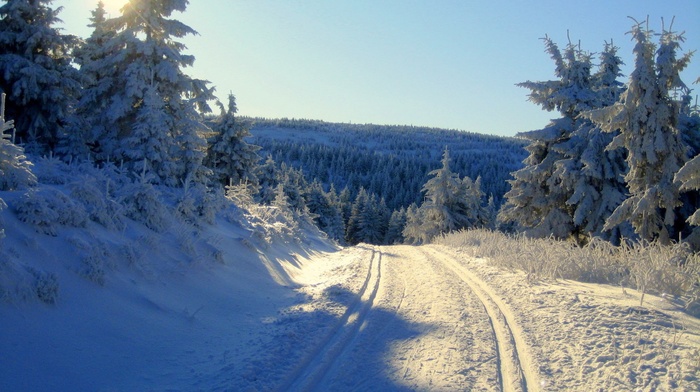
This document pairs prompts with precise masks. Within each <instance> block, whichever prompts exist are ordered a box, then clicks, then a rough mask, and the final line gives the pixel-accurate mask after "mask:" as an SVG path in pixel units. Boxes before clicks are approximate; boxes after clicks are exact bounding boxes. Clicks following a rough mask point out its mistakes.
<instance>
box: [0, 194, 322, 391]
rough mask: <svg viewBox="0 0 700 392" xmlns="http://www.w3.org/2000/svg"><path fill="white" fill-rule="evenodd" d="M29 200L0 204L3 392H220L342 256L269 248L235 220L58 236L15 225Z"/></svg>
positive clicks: (308, 235) (287, 243)
mask: <svg viewBox="0 0 700 392" xmlns="http://www.w3.org/2000/svg"><path fill="white" fill-rule="evenodd" d="M19 195H20V193H17V194H13V193H11V192H3V193H2V195H1V197H3V198H4V199H5V201H6V202H7V204H8V205H9V206H10V207H9V208H8V209H6V210H5V211H3V212H2V214H0V215H1V218H2V221H3V225H4V228H5V233H6V238H4V239H3V240H2V241H1V242H2V245H1V247H0V297H2V301H0V320H2V323H0V390H2V391H46V390H54V391H59V390H64V391H68V390H74V391H78V390H86V391H87V390H124V391H126V390H193V389H203V390H208V389H211V388H212V387H213V386H214V384H215V382H216V381H217V380H219V378H220V377H221V376H222V375H225V374H226V373H228V372H227V371H226V369H227V368H229V369H234V368H235V369H237V370H238V369H241V368H243V367H245V366H248V365H249V364H247V363H245V362H243V361H244V360H245V359H246V358H250V357H255V356H256V355H255V353H254V352H255V351H256V350H258V349H259V347H260V345H261V344H262V343H264V342H267V341H269V340H270V339H271V338H272V337H271V336H270V335H268V334H266V331H265V329H264V325H265V323H266V322H267V321H265V320H272V319H274V318H275V317H276V315H277V312H278V311H279V310H280V309H283V308H285V307H288V306H291V305H292V304H293V303H295V301H296V300H297V299H296V297H297V295H298V294H297V293H296V292H295V291H294V290H293V288H292V287H293V286H294V285H296V283H294V276H295V274H296V273H297V272H298V271H299V270H300V268H301V267H303V265H302V262H303V261H304V260H305V257H308V256H309V255H310V254H311V253H313V252H319V251H324V250H325V251H328V250H332V249H334V248H333V245H332V244H330V243H329V242H328V241H327V240H326V239H324V238H322V237H321V236H320V235H319V232H318V231H315V230H312V229H309V230H308V231H306V232H305V233H304V235H303V236H301V238H290V237H285V236H283V235H280V236H278V237H273V238H263V236H261V235H260V233H259V232H256V231H255V230H252V229H251V228H250V227H248V228H244V227H242V226H241V225H240V224H238V223H235V221H233V220H231V219H226V218H225V214H223V215H224V217H220V218H219V219H218V220H217V221H216V224H215V225H204V226H202V227H195V226H192V225H187V224H183V223H175V224H173V225H172V226H171V227H170V228H169V229H168V230H166V231H164V232H162V233H157V232H154V231H152V230H150V229H148V228H146V227H145V226H143V225H142V224H140V223H137V222H134V221H131V220H128V221H127V222H126V226H125V227H124V229H123V230H121V231H113V230H107V229H106V228H104V227H103V226H101V225H98V224H96V223H94V222H88V224H87V227H85V228H67V227H61V228H60V230H57V233H56V235H55V236H52V235H47V234H43V233H38V232H37V231H36V230H35V228H34V227H32V226H29V225H27V224H25V223H23V222H20V221H19V220H18V219H17V217H16V215H15V214H14V213H13V205H14V204H15V202H16V198H18V197H19ZM42 301H43V302H42Z"/></svg>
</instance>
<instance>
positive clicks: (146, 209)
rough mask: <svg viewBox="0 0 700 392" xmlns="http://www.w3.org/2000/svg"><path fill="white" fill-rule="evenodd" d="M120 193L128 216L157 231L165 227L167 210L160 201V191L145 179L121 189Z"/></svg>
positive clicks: (166, 225) (167, 221)
mask: <svg viewBox="0 0 700 392" xmlns="http://www.w3.org/2000/svg"><path fill="white" fill-rule="evenodd" d="M121 195H122V199H121V201H122V204H123V205H124V208H125V209H126V215H127V216H128V217H129V218H131V219H133V220H135V221H138V222H141V223H143V224H144V225H146V226H147V227H148V228H150V229H151V230H154V231H157V232H162V231H164V230H165V229H167V227H168V223H169V220H168V211H167V210H166V208H165V206H164V205H163V203H162V201H161V195H160V193H159V192H158V191H157V190H156V189H155V187H154V186H153V185H152V184H150V183H148V182H146V181H138V182H135V183H132V184H130V185H128V186H126V187H124V188H123V189H122V190H121Z"/></svg>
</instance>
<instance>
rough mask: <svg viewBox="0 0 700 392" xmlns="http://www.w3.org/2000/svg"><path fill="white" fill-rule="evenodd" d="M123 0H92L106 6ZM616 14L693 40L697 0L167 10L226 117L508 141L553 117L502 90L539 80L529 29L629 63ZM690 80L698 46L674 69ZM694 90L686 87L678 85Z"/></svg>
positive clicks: (545, 67)
mask: <svg viewBox="0 0 700 392" xmlns="http://www.w3.org/2000/svg"><path fill="white" fill-rule="evenodd" d="M124 3H125V1H124V0H105V4H106V6H107V8H108V10H110V11H111V12H113V15H115V16H116V15H117V14H118V9H119V8H120V7H121V6H122V5H123V4H124ZM96 4H97V1H96V0H56V1H54V3H53V6H63V7H64V10H63V12H62V13H61V14H60V17H61V18H62V19H63V21H64V24H63V26H62V27H63V28H64V29H65V31H66V32H67V33H72V34H76V35H80V36H87V35H89V33H90V29H89V28H87V27H86V25H87V24H88V23H89V21H88V18H89V17H90V11H91V10H93V9H94V8H95V6H96ZM628 16H632V17H634V18H637V19H638V20H643V19H645V18H646V17H647V16H648V17H649V21H650V27H651V29H652V30H655V31H660V30H661V18H662V17H663V18H664V19H665V20H666V22H667V23H669V22H670V20H671V18H672V17H674V16H675V23H674V30H678V31H685V38H686V42H685V43H684V44H683V46H682V49H683V50H684V52H685V51H690V50H694V49H700V23H698V21H700V3H699V2H698V1H697V0H667V1H663V2H661V1H658V0H654V1H646V0H629V1H628V0H607V1H599V0H590V1H586V0H580V1H565V0H558V1H535V0H527V1H525V0H513V1H501V0H495V1H484V0H482V1H471V0H462V1H457V0H453V1H448V0H432V1H431V0H352V1H350V0H348V1H345V0H343V1H341V0H332V1H331V0H286V1H282V0H275V1H272V0H230V1H220V0H219V1H214V0H192V1H191V2H190V4H189V6H188V10H187V11H186V12H185V13H182V14H175V15H174V16H173V17H174V18H175V19H178V20H180V21H182V22H184V23H186V24H188V25H189V26H190V27H192V28H194V29H195V30H197V31H198V32H199V36H193V37H189V38H187V39H186V40H185V41H184V42H185V43H186V45H187V47H188V51H187V52H188V53H189V54H192V55H194V56H195V57H196V59H197V60H196V62H195V66H194V68H193V69H192V70H191V71H190V73H191V74H192V75H194V76H196V77H198V78H202V79H207V80H209V81H210V82H212V85H213V86H215V87H216V90H217V96H218V97H219V98H220V99H222V100H225V99H226V96H227V94H228V93H229V92H233V93H234V94H235V95H236V98H237V103H238V108H239V112H240V114H243V115H250V116H262V117H270V118H279V117H290V118H292V117H293V118H309V119H319V120H326V121H334V122H353V123H375V124H400V125H411V124H412V125H423V126H434V127H441V128H452V129H460V130H466V131H472V132H480V133H488V134H497V135H506V136H512V135H515V134H516V133H517V132H521V131H528V130H532V129H538V128H542V127H543V126H545V125H546V124H547V122H548V120H549V119H550V118H556V117H558V115H557V114H556V113H549V112H545V111H543V110H541V109H540V108H539V107H538V106H535V105H534V104H532V103H530V102H528V101H527V92H528V90H525V89H523V88H520V87H517V86H515V84H516V83H519V82H523V81H526V80H533V81H535V80H549V79H552V78H553V77H554V65H553V63H552V60H551V59H550V58H549V56H548V55H547V54H546V53H545V52H544V46H543V44H542V41H541V40H540V38H542V37H544V36H545V34H546V35H549V36H550V37H551V38H552V39H553V40H554V41H555V42H557V43H558V44H559V46H560V47H561V48H563V47H565V46H566V44H567V43H568V39H567V31H568V35H569V37H570V38H571V40H572V42H580V44H581V47H582V48H583V49H584V50H587V51H590V52H600V50H601V49H602V48H603V45H604V43H605V41H606V40H607V41H610V40H611V39H612V40H613V41H614V43H615V44H616V45H617V46H619V47H620V52H619V53H620V54H621V56H622V58H623V60H624V61H625V63H626V64H627V66H626V67H625V69H624V72H625V76H624V80H626V78H627V76H628V75H629V73H630V71H631V69H629V65H631V64H632V63H633V54H632V46H633V44H632V42H631V41H630V36H629V35H627V34H626V32H628V31H629V30H630V27H631V26H632V21H631V20H630V19H628ZM698 77H700V53H698V54H697V56H696V57H695V60H694V61H693V63H692V64H691V66H690V67H689V68H688V70H687V71H686V72H684V74H683V78H684V80H685V82H686V83H688V84H689V83H691V82H693V81H695V80H696V79H697V78H698ZM691 87H693V88H694V90H695V92H698V91H700V85H697V84H695V85H692V86H691Z"/></svg>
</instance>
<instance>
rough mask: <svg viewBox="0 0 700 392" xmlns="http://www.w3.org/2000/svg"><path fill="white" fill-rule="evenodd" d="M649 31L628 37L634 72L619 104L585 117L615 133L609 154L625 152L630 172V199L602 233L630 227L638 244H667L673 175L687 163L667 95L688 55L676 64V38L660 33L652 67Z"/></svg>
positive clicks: (675, 196)
mask: <svg viewBox="0 0 700 392" xmlns="http://www.w3.org/2000/svg"><path fill="white" fill-rule="evenodd" d="M651 34H652V32H651V31H649V30H646V29H644V28H642V24H636V25H635V26H634V27H633V29H632V36H633V38H634V40H635V41H636V45H635V48H634V54H635V67H634V71H633V72H632V74H631V75H630V80H629V83H628V87H627V90H626V91H625V92H624V93H623V94H622V96H621V97H620V102H619V103H617V104H615V105H614V106H611V107H609V108H604V109H600V110H597V111H593V112H590V113H589V114H587V116H588V117H589V118H591V119H592V120H593V121H594V122H596V123H597V124H599V125H600V126H601V128H602V129H603V130H606V131H609V132H614V131H616V130H618V129H619V130H620V134H619V135H617V136H615V138H614V139H613V140H612V142H611V144H610V145H609V146H608V149H610V150H614V149H618V148H623V149H625V150H626V152H627V165H628V167H629V171H628V173H627V174H626V176H625V181H626V183H627V186H628V188H629V192H630V196H629V198H627V199H626V200H625V201H624V202H623V203H622V204H621V205H620V206H619V207H617V208H616V209H615V211H614V212H613V214H612V216H611V217H610V218H609V219H608V221H607V222H606V225H605V229H612V228H614V227H616V226H618V225H621V224H623V223H624V222H629V223H631V224H632V226H633V227H634V230H635V232H636V233H637V234H638V235H639V237H640V238H641V239H644V240H649V241H650V240H654V239H658V240H660V241H662V242H668V241H669V240H670V238H671V237H672V236H673V234H674V233H673V232H672V227H673V225H674V224H675V220H676V214H675V209H676V207H679V206H680V204H681V203H680V199H679V187H678V185H677V184H675V183H674V175H675V174H676V173H677V172H678V170H679V169H680V167H681V166H683V164H684V163H685V161H686V160H687V147H686V145H685V143H684V142H683V140H682V136H681V134H680V132H679V130H678V128H677V124H678V112H679V107H678V103H676V102H674V101H673V100H672V99H671V97H670V94H669V92H670V90H671V89H672V88H675V87H682V86H681V83H682V82H681V81H680V78H679V76H678V73H679V72H680V71H681V70H682V69H683V68H684V67H685V66H686V65H687V63H688V60H689V55H686V56H685V57H682V58H681V59H678V58H677V57H676V51H677V49H678V46H679V42H680V41H681V37H680V36H679V35H677V34H674V33H672V32H671V31H666V30H664V32H663V33H662V34H661V44H660V46H659V49H658V52H657V54H658V56H657V59H656V62H655V61H654V53H655V50H656V45H655V44H654V43H652V42H651V41H650V38H651Z"/></svg>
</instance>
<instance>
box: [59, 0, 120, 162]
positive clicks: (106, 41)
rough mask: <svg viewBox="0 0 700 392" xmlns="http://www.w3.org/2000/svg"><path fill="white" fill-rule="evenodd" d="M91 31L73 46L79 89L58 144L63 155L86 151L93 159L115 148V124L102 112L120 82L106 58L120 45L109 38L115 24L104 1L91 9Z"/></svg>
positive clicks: (108, 154)
mask: <svg viewBox="0 0 700 392" xmlns="http://www.w3.org/2000/svg"><path fill="white" fill-rule="evenodd" d="M88 27H92V29H93V30H92V33H91V34H90V36H89V37H88V38H87V39H85V41H84V42H83V43H82V44H81V45H79V46H78V47H76V48H75V49H74V50H73V57H74V61H75V63H76V64H77V65H78V66H79V67H80V68H79V70H78V76H79V80H80V84H81V86H82V92H81V94H80V97H79V99H78V100H77V103H76V107H75V111H74V115H73V116H72V117H71V119H72V121H71V125H70V136H69V138H68V140H66V142H65V143H64V145H63V146H61V148H62V149H63V150H64V153H65V154H66V155H70V156H81V155H83V154H85V152H86V150H87V152H88V153H89V154H90V155H91V156H92V158H94V159H95V160H97V161H98V162H99V161H105V160H108V159H113V158H114V151H116V150H117V128H116V127H114V126H113V123H112V122H111V121H110V119H109V117H108V116H106V115H105V114H106V108H107V105H108V104H109V99H108V98H110V97H112V96H116V95H118V92H119V91H120V90H121V89H122V88H123V85H121V84H119V83H118V82H117V77H119V76H120V75H115V74H113V73H112V67H111V66H109V65H107V58H108V57H109V56H114V55H115V54H116V53H117V52H119V51H120V50H121V49H122V47H123V45H119V42H118V41H116V40H113V38H114V37H115V35H116V30H115V28H116V26H115V24H114V23H113V22H111V21H110V20H109V19H108V18H107V11H106V10H105V7H104V3H103V2H102V1H99V2H98V3H97V7H96V8H95V9H94V10H93V11H92V16H91V17H90V24H89V25H88Z"/></svg>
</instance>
